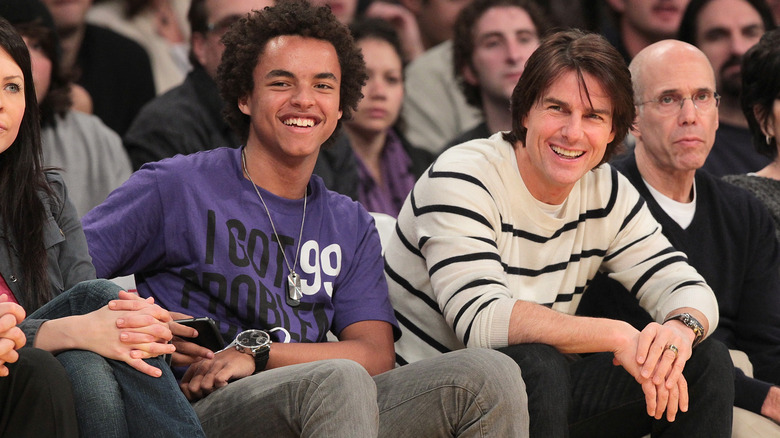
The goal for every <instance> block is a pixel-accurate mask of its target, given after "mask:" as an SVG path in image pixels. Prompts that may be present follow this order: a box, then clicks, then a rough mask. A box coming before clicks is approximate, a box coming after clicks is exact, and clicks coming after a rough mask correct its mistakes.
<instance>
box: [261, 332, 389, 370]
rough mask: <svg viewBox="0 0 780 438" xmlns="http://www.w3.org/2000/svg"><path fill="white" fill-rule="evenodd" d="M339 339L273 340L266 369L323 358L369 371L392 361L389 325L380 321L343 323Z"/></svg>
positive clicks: (387, 368)
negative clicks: (350, 363) (327, 340)
mask: <svg viewBox="0 0 780 438" xmlns="http://www.w3.org/2000/svg"><path fill="white" fill-rule="evenodd" d="M339 339H340V341H339V342H320V343H291V344H283V343H273V344H271V353H270V355H269V358H268V365H267V366H266V369H271V368H279V367H283V366H286V365H293V364H296V363H304V362H313V361H316V360H323V359H350V360H353V361H355V362H357V363H359V364H360V365H362V366H363V367H364V368H365V369H366V371H368V373H369V374H371V375H372V376H373V375H376V374H380V373H383V372H385V371H388V370H390V369H392V368H393V366H394V364H395V349H394V348H393V329H392V326H391V325H390V324H388V323H386V322H383V321H361V322H357V323H354V324H351V325H349V326H347V327H346V328H345V329H344V330H342V331H341V334H340V335H339Z"/></svg>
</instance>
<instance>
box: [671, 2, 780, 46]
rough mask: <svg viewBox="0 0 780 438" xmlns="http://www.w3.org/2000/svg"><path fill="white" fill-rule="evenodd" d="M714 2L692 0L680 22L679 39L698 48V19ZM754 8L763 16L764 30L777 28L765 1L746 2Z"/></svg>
mask: <svg viewBox="0 0 780 438" xmlns="http://www.w3.org/2000/svg"><path fill="white" fill-rule="evenodd" d="M711 1H712V0H691V2H690V3H688V7H686V8H685V13H684V14H683V17H682V20H681V21H680V31H679V34H678V35H677V39H679V40H682V41H685V42H686V43H688V44H693V45H694V46H698V45H699V43H698V42H697V41H696V34H697V33H699V28H698V26H697V25H698V23H697V21H698V18H699V13H701V10H702V9H704V7H705V6H707V5H708V4H709V3H710V2H711ZM745 1H746V2H748V3H749V4H750V6H753V9H755V10H756V11H757V12H758V15H760V16H761V21H763V22H764V30H766V31H770V30H772V29H774V28H775V20H774V18H773V17H772V10H770V9H769V6H768V5H767V4H766V1H765V0H745Z"/></svg>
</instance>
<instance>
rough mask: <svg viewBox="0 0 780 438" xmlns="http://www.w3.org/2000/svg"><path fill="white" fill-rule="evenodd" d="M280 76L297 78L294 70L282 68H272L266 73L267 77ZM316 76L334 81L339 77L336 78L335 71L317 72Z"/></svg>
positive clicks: (316, 77)
mask: <svg viewBox="0 0 780 438" xmlns="http://www.w3.org/2000/svg"><path fill="white" fill-rule="evenodd" d="M279 76H281V77H285V78H290V79H294V78H295V75H294V74H293V73H292V72H290V71H288V70H282V69H274V70H271V71H269V72H268V73H267V74H266V75H265V77H266V78H274V77H279ZM314 78H315V79H332V80H334V81H338V78H336V75H334V74H333V73H330V72H323V73H317V74H316V75H314Z"/></svg>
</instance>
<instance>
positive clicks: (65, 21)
mask: <svg viewBox="0 0 780 438" xmlns="http://www.w3.org/2000/svg"><path fill="white" fill-rule="evenodd" d="M42 2H43V3H44V4H45V5H46V7H48V8H49V12H51V15H52V18H54V24H55V25H56V26H57V31H58V32H59V33H60V34H68V33H70V32H74V31H76V30H77V29H78V28H80V27H81V26H83V25H84V23H85V22H86V19H85V17H86V15H87V10H89V7H90V6H92V0H42Z"/></svg>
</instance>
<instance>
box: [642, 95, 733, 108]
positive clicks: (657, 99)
mask: <svg viewBox="0 0 780 438" xmlns="http://www.w3.org/2000/svg"><path fill="white" fill-rule="evenodd" d="M699 93H701V92H698V93H694V94H692V95H690V96H688V97H683V98H681V99H680V106H679V108H677V112H680V111H682V108H683V106H684V105H685V101H686V100H688V99H690V100H691V103H692V104H693V107H694V108H696V111H699V106H698V105H696V101H695V100H693V98H694V96H695V95H696V94H699ZM664 97H671V96H670V95H669V94H664V95H661V96H660V97H656V98H655V99H650V100H646V101H644V102H638V103H635V104H634V105H636V106H641V105H644V104H646V103H655V104H661V99H663V98H664ZM720 97H721V96H720V94H718V92H717V91H713V92H712V98H713V99H715V108H718V107H719V106H720Z"/></svg>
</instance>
